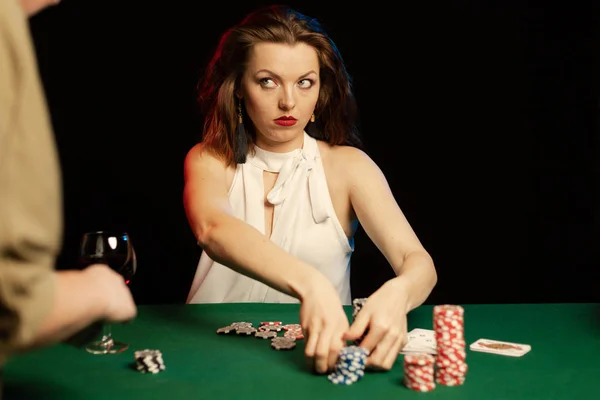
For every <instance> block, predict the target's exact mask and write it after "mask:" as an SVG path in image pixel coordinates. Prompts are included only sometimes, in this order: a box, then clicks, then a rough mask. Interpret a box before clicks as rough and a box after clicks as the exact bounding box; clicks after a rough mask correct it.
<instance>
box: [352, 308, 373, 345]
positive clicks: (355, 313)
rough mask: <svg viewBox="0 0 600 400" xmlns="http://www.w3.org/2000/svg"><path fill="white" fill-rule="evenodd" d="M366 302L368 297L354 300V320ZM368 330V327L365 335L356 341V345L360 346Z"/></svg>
mask: <svg viewBox="0 0 600 400" xmlns="http://www.w3.org/2000/svg"><path fill="white" fill-rule="evenodd" d="M366 302H367V299H366V298H359V299H354V300H352V322H354V320H355V319H356V316H357V315H358V313H359V312H360V310H362V308H363V306H364V305H365V303H366ZM368 331H369V330H368V329H366V330H365V332H364V333H363V335H362V336H361V337H360V338H358V339H356V340H355V341H354V345H356V346H360V344H361V342H362V341H363V339H364V338H365V336H367V332H368Z"/></svg>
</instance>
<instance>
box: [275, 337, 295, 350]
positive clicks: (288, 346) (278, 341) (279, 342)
mask: <svg viewBox="0 0 600 400" xmlns="http://www.w3.org/2000/svg"><path fill="white" fill-rule="evenodd" d="M271 347H272V348H274V349H275V350H292V349H293V348H295V347H296V341H295V340H294V339H290V338H286V337H281V336H278V337H275V338H273V339H271Z"/></svg>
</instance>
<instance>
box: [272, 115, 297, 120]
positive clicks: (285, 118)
mask: <svg viewBox="0 0 600 400" xmlns="http://www.w3.org/2000/svg"><path fill="white" fill-rule="evenodd" d="M295 120H296V118H294V117H290V116H287V115H283V116H281V117H279V118H277V119H276V120H275V121H295Z"/></svg>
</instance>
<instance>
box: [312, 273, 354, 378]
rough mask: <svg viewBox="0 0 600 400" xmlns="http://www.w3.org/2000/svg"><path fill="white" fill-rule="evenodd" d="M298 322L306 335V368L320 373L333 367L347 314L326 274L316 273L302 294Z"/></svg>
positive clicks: (341, 345) (341, 342)
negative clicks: (308, 288) (314, 279)
mask: <svg viewBox="0 0 600 400" xmlns="http://www.w3.org/2000/svg"><path fill="white" fill-rule="evenodd" d="M301 303H302V305H301V307H300V324H301V325H302V330H303V331H304V335H305V337H306V347H305V350H304V352H305V355H306V360H307V362H308V365H309V368H311V369H312V370H314V371H316V372H317V373H320V374H323V373H326V372H328V371H331V370H333V368H334V367H335V364H336V362H337V359H338V357H339V354H340V350H341V349H342V347H344V346H346V342H345V340H344V338H343V336H344V334H345V333H346V332H347V331H348V328H349V323H348V317H347V315H346V313H345V312H344V309H343V307H342V303H341V301H340V298H339V294H338V293H337V291H336V290H335V288H334V287H333V285H332V284H331V283H330V282H329V280H327V278H325V277H322V278H321V277H319V278H317V279H316V282H315V283H314V284H313V285H311V288H310V290H309V291H307V292H306V293H305V294H304V295H303V296H302V298H301Z"/></svg>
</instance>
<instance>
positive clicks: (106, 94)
mask: <svg viewBox="0 0 600 400" xmlns="http://www.w3.org/2000/svg"><path fill="white" fill-rule="evenodd" d="M124 3H127V4H124ZM131 3H134V2H118V3H112V2H101V1H91V0H88V1H85V2H83V1H70V0H63V2H62V4H61V5H59V6H57V7H54V8H51V9H48V10H46V11H44V12H42V13H41V14H39V15H37V16H35V17H33V18H32V19H31V28H32V32H33V35H34V40H35V45H36V49H37V55H38V59H39V63H40V72H41V75H42V78H43V81H44V85H45V90H46V94H47V98H48V104H49V107H50V110H51V113H52V122H53V125H54V129H55V134H56V138H57V142H58V146H59V153H60V159H61V165H62V168H63V174H64V175H63V187H64V210H65V232H64V248H63V252H62V254H61V256H60V258H59V260H58V265H57V268H59V269H70V268H75V267H76V256H77V250H78V245H79V240H80V237H81V235H82V234H83V233H84V232H86V231H90V230H100V229H122V230H126V231H128V232H129V233H130V234H131V236H132V241H133V243H134V246H135V248H136V251H137V254H138V259H139V270H138V274H137V276H136V277H135V279H134V281H133V283H132V291H133V294H134V296H135V298H136V301H137V302H138V304H158V303H183V302H184V301H185V298H186V296H187V292H188V289H189V285H190V283H191V279H192V277H193V274H194V272H195V268H196V265H197V261H198V258H199V256H200V252H201V249H200V248H199V247H198V246H196V243H195V240H194V237H193V235H192V233H191V230H190V229H189V226H188V224H187V221H186V218H185V214H184V210H183V206H182V189H183V175H182V165H183V159H184V157H185V154H186V152H187V151H188V150H189V148H190V147H192V146H193V145H194V144H195V143H196V142H197V141H198V140H199V138H200V134H201V115H200V113H199V111H198V109H197V105H196V102H195V95H196V92H195V90H196V83H197V80H198V78H199V76H200V73H201V71H202V68H203V67H204V66H205V65H206V62H207V61H208V59H209V57H210V56H211V52H212V51H213V50H214V49H215V46H216V44H217V42H218V40H219V37H220V35H221V34H222V32H223V31H224V30H225V29H227V28H228V27H229V26H230V25H232V24H234V23H237V22H239V20H240V19H241V18H243V16H244V15H245V14H246V13H247V12H249V11H251V10H252V9H254V8H255V7H258V6H261V5H265V4H268V3H266V2H255V1H246V2H244V4H243V5H236V4H234V3H231V2H213V3H211V4H210V5H206V4H201V3H205V2H190V1H171V2H155V3H154V4H152V5H150V4H149V3H150V2H135V3H136V4H131ZM449 3H452V4H449ZM515 3H516V2H515ZM518 3H519V4H518V5H505V4H502V5H500V3H499V2H498V3H496V2H479V3H478V2H469V1H454V2H423V3H422V4H421V3H419V4H415V3H413V2H407V4H406V5H397V6H395V7H393V8H389V7H384V6H383V5H377V3H373V2H368V4H363V5H358V4H357V6H356V7H349V6H348V3H346V2H328V3H327V2H323V1H321V2H319V3H318V4H317V5H314V4H311V3H310V2H291V3H289V4H290V5H292V6H294V7H296V8H297V9H298V10H299V11H301V12H303V13H306V14H309V15H311V16H315V17H317V18H318V19H319V20H320V21H321V23H322V24H323V25H324V27H325V28H326V30H328V32H329V33H330V35H331V36H332V37H333V39H334V41H335V42H336V43H337V45H338V47H339V48H340V50H341V52H342V55H343V56H344V59H345V61H346V63H347V67H348V69H349V71H350V73H351V75H352V76H353V78H354V88H355V93H356V96H357V99H358V103H359V107H360V128H361V132H362V135H363V138H364V140H365V143H366V146H367V150H368V153H369V154H370V156H371V157H372V158H373V159H374V160H375V162H376V163H377V164H378V165H379V166H380V167H381V169H382V170H383V172H384V173H385V174H386V176H387V178H388V181H389V184H390V186H391V187H392V190H393V192H394V194H395V196H396V199H397V201H398V202H399V204H400V206H401V208H402V209H403V211H404V212H405V214H406V215H407V217H408V219H409V221H410V222H411V224H412V226H413V228H414V229H415V231H416V232H417V234H418V236H419V237H420V238H421V240H422V242H423V243H424V245H425V246H426V248H427V250H429V252H430V253H431V254H432V256H433V258H434V261H435V262H436V267H437V271H438V277H439V283H438V285H437V287H436V288H435V290H434V291H433V293H432V294H431V296H430V298H429V299H428V301H427V303H430V304H434V303H438V304H439V303H520V302H588V301H599V292H600V289H599V285H598V278H596V276H597V275H598V264H599V263H598V261H599V254H598V251H597V248H598V245H597V243H598V239H599V237H598V229H597V228H598V226H599V224H600V218H599V216H600V213H599V204H600V203H599V201H598V198H597V196H596V191H597V188H598V178H599V171H600V169H599V163H598V160H599V155H600V154H599V152H598V150H599V149H598V141H597V138H598V134H599V133H600V132H599V129H598V128H599V125H600V124H599V122H600V121H599V112H598V111H599V109H598V106H599V99H600V96H599V90H598V76H599V75H600V74H599V71H600V69H599V67H600V65H599V63H598V58H597V55H598V49H600V40H599V37H598V28H597V27H598V23H599V21H598V18H597V9H596V7H592V6H591V5H590V4H592V3H591V2H590V3H586V2H568V3H567V2H564V5H560V4H558V3H554V2H552V3H548V2H544V3H542V2H540V5H533V4H532V3H527V2H518ZM391 4H392V3H391V2H390V5H391ZM541 4H543V5H541ZM566 4H568V5H566ZM352 270H353V272H352V287H353V295H354V296H355V297H362V296H367V295H368V294H370V293H371V292H373V291H374V290H376V288H377V287H378V286H379V285H381V284H382V282H384V281H385V280H386V279H389V278H391V277H392V276H393V275H392V270H391V268H390V267H389V265H388V264H387V262H386V260H385V259H384V258H383V257H382V256H381V254H380V253H379V252H378V250H377V248H376V247H375V246H374V245H373V244H372V243H371V242H370V240H369V239H368V237H367V236H366V235H365V234H364V232H363V231H359V233H358V235H357V237H356V251H355V255H354V257H353V269H352Z"/></svg>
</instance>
